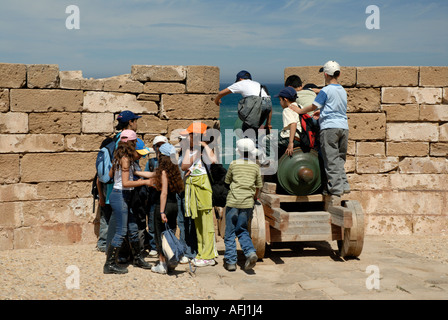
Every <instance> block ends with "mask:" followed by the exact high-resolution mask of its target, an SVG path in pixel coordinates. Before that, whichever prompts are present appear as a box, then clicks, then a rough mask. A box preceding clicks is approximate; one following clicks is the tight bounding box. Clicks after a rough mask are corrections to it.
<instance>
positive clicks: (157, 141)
mask: <svg viewBox="0 0 448 320" xmlns="http://www.w3.org/2000/svg"><path fill="white" fill-rule="evenodd" d="M159 142H163V143H168V138H167V137H165V136H157V137H155V138H154V140H153V141H152V145H155V144H157V143H159Z"/></svg>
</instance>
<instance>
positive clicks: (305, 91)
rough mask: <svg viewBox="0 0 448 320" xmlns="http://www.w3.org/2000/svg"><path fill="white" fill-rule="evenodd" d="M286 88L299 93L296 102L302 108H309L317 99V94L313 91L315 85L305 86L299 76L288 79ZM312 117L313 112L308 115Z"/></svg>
mask: <svg viewBox="0 0 448 320" xmlns="http://www.w3.org/2000/svg"><path fill="white" fill-rule="evenodd" d="M285 87H292V88H294V89H295V90H296V92H297V99H296V102H297V104H298V105H301V106H302V107H308V106H309V105H311V104H313V102H314V99H315V98H316V93H315V92H314V91H313V90H311V88H312V87H315V85H314V84H307V85H306V86H303V83H302V79H300V77H299V76H297V75H292V76H289V77H288V78H286V81H285ZM308 114H309V115H310V116H312V111H310V112H309V113H308Z"/></svg>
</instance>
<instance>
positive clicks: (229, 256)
mask: <svg viewBox="0 0 448 320" xmlns="http://www.w3.org/2000/svg"><path fill="white" fill-rule="evenodd" d="M252 211H253V209H252V208H249V209H237V208H230V207H227V209H226V234H225V236H224V244H225V247H226V251H225V253H224V259H225V260H226V262H227V263H228V264H236V262H237V251H236V241H235V237H238V242H239V243H240V246H241V249H242V250H243V253H244V255H245V256H246V257H248V256H249V255H250V254H251V253H253V252H255V248H254V245H253V243H252V239H251V237H250V235H249V231H248V221H249V219H250V218H251V217H252Z"/></svg>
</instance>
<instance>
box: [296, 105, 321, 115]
mask: <svg viewBox="0 0 448 320" xmlns="http://www.w3.org/2000/svg"><path fill="white" fill-rule="evenodd" d="M290 108H291V107H290ZM291 109H292V108H291ZM316 109H317V106H316V105H315V104H310V105H309V106H307V107H304V108H302V109H299V110H298V111H296V110H294V109H293V110H294V111H296V112H297V113H298V114H305V113H308V112H311V111H314V110H316Z"/></svg>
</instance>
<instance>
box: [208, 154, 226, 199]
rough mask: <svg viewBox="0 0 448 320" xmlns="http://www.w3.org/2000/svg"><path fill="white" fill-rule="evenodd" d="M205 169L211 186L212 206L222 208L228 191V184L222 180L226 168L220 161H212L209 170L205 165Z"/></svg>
mask: <svg viewBox="0 0 448 320" xmlns="http://www.w3.org/2000/svg"><path fill="white" fill-rule="evenodd" d="M205 169H206V170H207V175H208V179H209V180H210V185H211V186H212V203H213V206H214V207H221V208H224V207H225V206H226V201H227V194H228V193H229V185H228V184H226V183H225V182H224V180H225V178H226V174H227V170H226V168H224V166H223V165H222V164H220V163H212V164H211V165H210V170H209V169H208V167H207V165H205Z"/></svg>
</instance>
